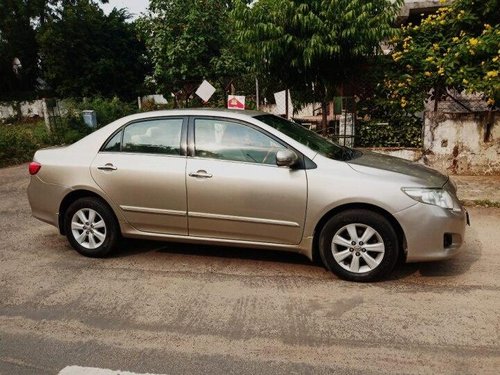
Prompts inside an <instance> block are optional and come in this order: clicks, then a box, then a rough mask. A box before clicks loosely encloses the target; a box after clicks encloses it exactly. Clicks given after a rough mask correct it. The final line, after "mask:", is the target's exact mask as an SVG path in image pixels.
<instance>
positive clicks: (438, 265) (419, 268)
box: [114, 238, 481, 281]
mask: <svg viewBox="0 0 500 375" xmlns="http://www.w3.org/2000/svg"><path fill="white" fill-rule="evenodd" d="M471 240H472V241H469V243H471V242H476V241H474V238H472V239H471ZM147 252H156V253H163V254H181V255H190V256H200V257H206V258H225V259H241V260H249V261H259V262H260V261H266V262H274V263H285V264H297V265H304V266H313V267H318V268H323V265H322V264H320V263H319V262H317V263H314V262H311V261H310V260H309V259H308V258H307V257H305V256H304V255H301V254H297V253H293V252H289V251H276V250H263V249H253V248H239V247H229V246H228V247H225V246H214V245H194V244H183V243H172V242H157V241H149V240H135V239H134V240H131V239H130V240H127V241H126V242H124V244H123V245H122V246H121V247H120V249H118V251H117V252H115V255H114V257H115V258H122V257H128V256H133V255H137V254H141V253H147ZM480 257H481V248H480V246H471V245H467V244H465V245H464V247H463V248H462V250H461V252H460V253H459V254H457V256H456V257H454V258H451V259H448V260H443V261H438V262H428V263H407V264H401V265H399V266H398V267H397V268H396V269H395V270H394V272H393V273H392V274H391V275H390V276H389V277H388V279H386V280H387V281H391V280H399V279H405V278H408V277H410V276H412V275H415V274H418V275H419V276H421V277H449V276H457V275H461V274H464V273H466V272H467V271H468V270H469V269H470V267H471V266H472V264H474V263H475V262H477V261H478V260H479V259H480ZM259 266H261V265H259Z"/></svg>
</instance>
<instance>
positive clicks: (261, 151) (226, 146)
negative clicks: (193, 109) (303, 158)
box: [194, 119, 285, 165]
mask: <svg viewBox="0 0 500 375" xmlns="http://www.w3.org/2000/svg"><path fill="white" fill-rule="evenodd" d="M194 139H195V156H197V157H204V158H213V159H221V160H234V161H244V162H250V163H259V164H271V165H273V164H274V165H276V152H277V151H278V150H280V149H284V148H285V147H284V146H283V145H281V144H280V143H278V142H276V141H275V140H273V139H272V138H270V137H268V136H267V135H265V134H263V133H261V132H259V131H258V130H256V129H253V128H251V127H249V126H246V125H243V124H239V123H235V122H230V121H225V120H218V119H196V120H195V123H194Z"/></svg>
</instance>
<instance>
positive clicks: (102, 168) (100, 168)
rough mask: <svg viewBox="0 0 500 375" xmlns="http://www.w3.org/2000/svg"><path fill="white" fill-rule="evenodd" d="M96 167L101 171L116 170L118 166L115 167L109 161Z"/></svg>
mask: <svg viewBox="0 0 500 375" xmlns="http://www.w3.org/2000/svg"><path fill="white" fill-rule="evenodd" d="M97 169H99V170H101V171H116V170H117V169H118V168H116V167H115V166H114V165H113V164H111V163H106V164H105V165H101V166H99V167H97Z"/></svg>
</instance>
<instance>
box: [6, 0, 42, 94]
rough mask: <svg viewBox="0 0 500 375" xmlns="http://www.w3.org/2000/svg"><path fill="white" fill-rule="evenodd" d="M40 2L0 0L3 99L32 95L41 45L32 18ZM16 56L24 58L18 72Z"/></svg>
mask: <svg viewBox="0 0 500 375" xmlns="http://www.w3.org/2000/svg"><path fill="white" fill-rule="evenodd" d="M38 3H39V1H28V0H0V15H1V16H0V99H18V98H23V97H25V96H30V95H32V93H33V91H34V89H35V85H36V79H37V76H38V55H37V54H38V46H37V43H36V30H35V28H34V26H33V24H32V21H33V19H34V17H35V15H36V11H37V10H38V9H37V7H35V5H37V6H39V4H38ZM14 58H18V59H19V60H20V61H21V64H22V68H20V69H19V70H18V71H17V74H16V73H15V72H14V70H13V68H12V63H13V60H14Z"/></svg>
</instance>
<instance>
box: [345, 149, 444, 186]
mask: <svg viewBox="0 0 500 375" xmlns="http://www.w3.org/2000/svg"><path fill="white" fill-rule="evenodd" d="M347 163H348V164H349V165H350V166H351V168H352V169H354V170H355V171H357V172H361V173H369V174H380V176H383V175H385V174H386V173H385V172H384V171H387V172H393V173H399V174H402V175H405V176H408V177H410V178H412V179H413V180H416V182H418V183H419V184H422V185H425V186H428V187H442V186H443V185H444V184H446V182H447V181H448V176H446V175H444V174H442V173H440V172H438V171H436V170H434V169H432V168H429V167H426V166H425V165H422V164H418V163H415V162H412V161H409V160H405V159H401V158H397V157H394V156H388V155H383V154H379V153H375V152H371V151H362V155H361V156H358V157H356V158H354V159H352V160H349V161H347Z"/></svg>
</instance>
